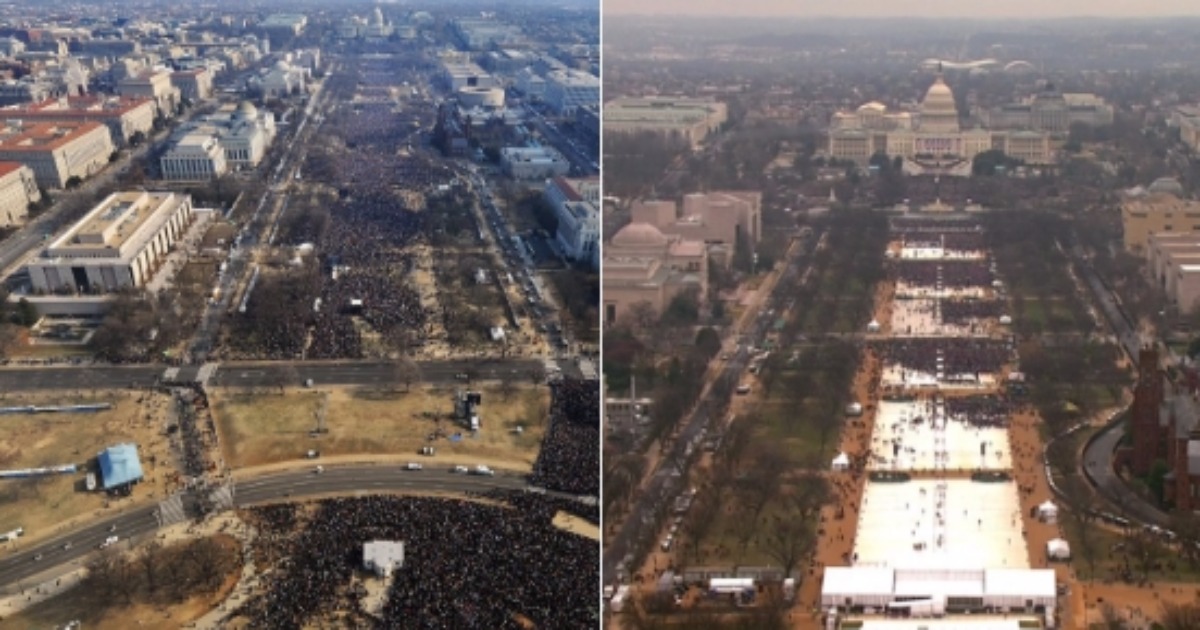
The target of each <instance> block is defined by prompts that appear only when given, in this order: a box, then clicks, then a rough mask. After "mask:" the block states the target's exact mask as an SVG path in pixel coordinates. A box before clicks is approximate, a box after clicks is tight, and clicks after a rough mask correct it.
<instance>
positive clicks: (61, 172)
mask: <svg viewBox="0 0 1200 630" xmlns="http://www.w3.org/2000/svg"><path fill="white" fill-rule="evenodd" d="M114 151H116V147H115V146H114V145H113V142H112V136H111V135H110V134H109V131H108V127H106V126H104V125H102V124H100V123H98V122H61V123H41V122H34V123H30V124H24V123H22V122H20V121H15V120H9V121H7V123H6V124H5V125H4V127H3V128H0V161H11V162H20V163H22V164H24V165H26V166H28V167H29V168H30V169H32V170H33V174H34V176H35V177H36V178H37V182H38V185H39V186H41V187H43V188H66V186H67V182H69V181H71V179H72V178H78V179H79V180H84V179H87V178H88V177H91V176H92V175H94V174H96V173H98V172H100V171H101V170H103V169H104V167H105V166H107V165H108V161H109V158H110V157H111V156H112V154H113V152H114Z"/></svg>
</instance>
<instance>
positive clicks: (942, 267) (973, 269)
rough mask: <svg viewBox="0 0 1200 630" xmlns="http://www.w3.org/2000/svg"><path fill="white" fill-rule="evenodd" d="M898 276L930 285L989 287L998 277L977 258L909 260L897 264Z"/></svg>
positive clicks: (922, 284) (921, 284)
mask: <svg viewBox="0 0 1200 630" xmlns="http://www.w3.org/2000/svg"><path fill="white" fill-rule="evenodd" d="M896 277H897V279H899V280H900V281H902V282H905V283H907V284H910V285H918V286H928V287H936V286H941V287H956V288H957V287H989V286H991V285H992V281H993V280H995V279H996V276H995V274H993V273H992V270H991V268H990V267H989V265H988V263H986V262H983V261H976V260H956V261H954V262H949V261H932V260H909V261H905V262H903V263H900V264H897V265H896Z"/></svg>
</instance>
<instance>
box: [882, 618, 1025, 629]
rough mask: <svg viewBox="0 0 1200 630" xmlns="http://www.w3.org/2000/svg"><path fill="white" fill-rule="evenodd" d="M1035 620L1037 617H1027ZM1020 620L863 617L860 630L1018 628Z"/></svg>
mask: <svg viewBox="0 0 1200 630" xmlns="http://www.w3.org/2000/svg"><path fill="white" fill-rule="evenodd" d="M1027 619H1030V620H1036V619H1037V617H1033V616H1031V617H1027ZM1020 627H1021V620H1020V619H1017V618H1016V617H1014V618H1012V619H979V618H978V617H945V618H943V619H864V620H863V625H862V630H921V629H922V628H928V630H959V629H960V628H961V629H962V630H1019V629H1020Z"/></svg>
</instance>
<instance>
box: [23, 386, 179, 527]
mask: <svg viewBox="0 0 1200 630" xmlns="http://www.w3.org/2000/svg"><path fill="white" fill-rule="evenodd" d="M101 402H107V403H111V404H112V405H113V408H112V409H109V410H107V411H101V412H98V413H89V414H65V413H54V414H51V413H43V414H12V415H4V416H0V469H16V468H35V467H42V466H56V465H62V464H76V465H77V466H79V467H80V472H78V473H76V474H73V475H57V476H53V477H43V478H40V479H19V480H17V479H14V480H0V531H8V530H10V529H13V528H15V527H24V528H25V532H26V539H25V540H24V541H23V544H28V541H29V540H30V539H32V538H36V537H40V536H44V535H47V534H51V533H53V531H52V528H53V526H54V525H56V524H59V523H63V522H65V521H67V520H69V519H71V518H73V517H80V516H85V515H87V514H88V513H91V512H93V511H95V510H101V509H103V508H104V506H105V505H106V504H109V505H110V506H113V507H117V506H119V505H120V504H121V502H129V501H131V500H132V501H137V500H139V499H143V498H145V497H146V496H147V495H149V494H152V493H155V492H156V491H160V490H161V488H162V487H164V486H163V485H161V484H162V479H163V477H165V475H166V473H167V472H169V471H170V470H171V468H172V467H171V466H170V461H171V460H170V454H169V450H168V443H167V438H166V437H165V429H166V420H165V418H166V415H165V414H166V412H167V410H168V408H169V404H170V397H168V396H166V395H162V394H153V393H145V392H108V393H104V392H101V393H99V395H97V396H63V395H61V394H60V395H57V396H51V395H22V396H19V397H18V396H13V395H7V396H3V397H2V399H0V406H4V407H8V406H20V405H70V404H79V403H88V404H92V403H101ZM122 442H133V443H135V444H137V445H138V454H139V455H140V456H141V460H142V467H143V469H144V471H145V473H146V478H147V479H146V483H143V484H142V485H141V486H139V487H138V488H136V489H135V490H134V492H133V496H132V497H131V498H130V499H120V500H119V501H118V500H111V499H109V498H108V497H107V496H105V495H104V494H103V493H88V492H86V491H84V490H83V480H84V477H85V474H86V470H84V465H85V464H87V463H89V462H90V461H91V460H92V458H94V457H95V456H96V453H97V452H99V451H100V450H102V449H104V448H105V447H107V446H112V445H114V444H120V443H122ZM156 484H160V485H156Z"/></svg>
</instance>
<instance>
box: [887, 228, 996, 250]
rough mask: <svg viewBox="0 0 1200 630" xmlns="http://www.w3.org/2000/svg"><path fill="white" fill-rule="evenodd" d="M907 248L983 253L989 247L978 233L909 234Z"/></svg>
mask: <svg viewBox="0 0 1200 630" xmlns="http://www.w3.org/2000/svg"><path fill="white" fill-rule="evenodd" d="M904 245H905V247H920V248H929V247H940V248H943V249H946V250H950V251H957V252H981V251H983V250H984V249H985V248H986V247H987V245H986V244H985V243H984V241H983V234H980V233H978V232H915V231H914V232H907V233H905V234H904Z"/></svg>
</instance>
